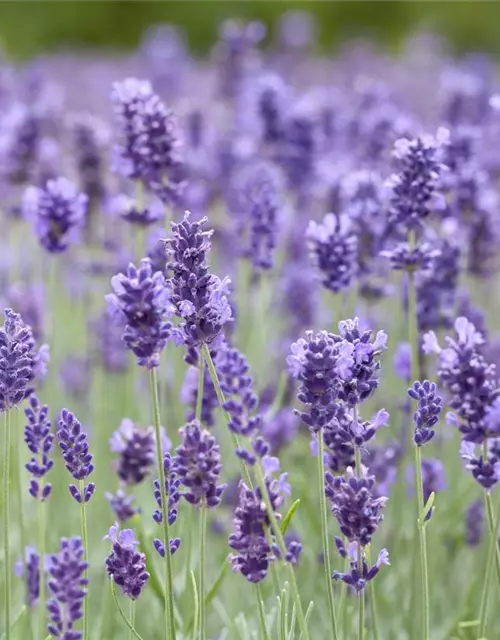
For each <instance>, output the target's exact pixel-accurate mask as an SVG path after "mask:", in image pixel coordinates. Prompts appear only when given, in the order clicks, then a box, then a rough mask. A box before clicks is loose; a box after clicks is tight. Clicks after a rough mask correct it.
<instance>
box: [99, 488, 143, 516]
mask: <svg viewBox="0 0 500 640" xmlns="http://www.w3.org/2000/svg"><path fill="white" fill-rule="evenodd" d="M105 496H106V500H107V501H108V502H109V506H110V507H111V509H112V510H113V513H114V514H115V516H116V518H117V520H118V522H125V521H127V520H129V519H130V518H133V517H134V516H135V515H136V514H138V513H140V512H141V510H140V509H139V508H138V507H134V506H133V503H134V497H133V496H128V495H127V494H126V493H125V492H124V491H123V490H122V489H118V491H117V492H116V493H115V494H112V493H109V492H107V493H106V494H105Z"/></svg>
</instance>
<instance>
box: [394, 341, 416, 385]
mask: <svg viewBox="0 0 500 640" xmlns="http://www.w3.org/2000/svg"><path fill="white" fill-rule="evenodd" d="M411 359H412V353H411V345H410V343H409V342H400V343H399V344H398V345H397V347H396V350H395V352H394V356H393V360H392V363H393V367H394V373H395V374H396V375H397V376H398V378H401V380H405V381H407V382H408V383H409V382H410V378H411V366H412V364H411Z"/></svg>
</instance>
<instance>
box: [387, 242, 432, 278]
mask: <svg viewBox="0 0 500 640" xmlns="http://www.w3.org/2000/svg"><path fill="white" fill-rule="evenodd" d="M380 255H381V256H382V257H384V258H388V259H389V261H390V263H391V268H392V269H394V270H395V271H429V270H430V269H431V268H432V267H433V265H434V262H435V260H436V259H437V258H439V256H440V251H439V249H436V248H435V247H433V246H432V245H431V244H429V243H428V242H421V243H419V244H417V245H416V246H415V247H410V245H409V244H408V243H407V242H401V243H399V244H398V245H396V246H395V247H394V248H393V249H390V250H387V251H381V252H380Z"/></svg>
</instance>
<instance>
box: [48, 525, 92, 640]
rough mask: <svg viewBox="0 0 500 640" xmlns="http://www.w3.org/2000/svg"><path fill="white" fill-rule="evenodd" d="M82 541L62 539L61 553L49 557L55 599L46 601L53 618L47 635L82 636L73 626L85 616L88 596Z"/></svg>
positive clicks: (72, 639)
mask: <svg viewBox="0 0 500 640" xmlns="http://www.w3.org/2000/svg"><path fill="white" fill-rule="evenodd" d="M83 557H84V548H83V546H82V541H81V538H70V539H69V540H68V539H66V538H63V539H62V540H61V544H60V551H59V553H57V554H55V555H53V556H51V557H50V563H49V567H48V571H49V576H50V578H49V581H48V587H49V591H50V593H51V594H52V596H53V597H52V598H51V599H50V600H49V601H48V602H47V611H48V612H49V616H50V620H51V622H50V624H49V625H48V627H47V630H48V632H49V633H50V634H51V635H53V636H54V637H55V638H62V640H80V638H81V637H82V633H81V632H80V631H75V629H74V624H75V622H77V621H78V620H80V619H81V618H82V617H83V613H82V607H83V600H84V598H85V596H86V595H87V589H86V587H87V585H88V579H87V578H86V577H85V572H86V570H87V568H88V564H87V562H85V561H84V560H83Z"/></svg>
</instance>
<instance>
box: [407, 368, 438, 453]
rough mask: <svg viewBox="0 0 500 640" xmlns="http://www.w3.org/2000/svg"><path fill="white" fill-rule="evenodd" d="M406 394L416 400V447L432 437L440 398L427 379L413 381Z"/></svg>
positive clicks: (414, 416) (414, 415)
mask: <svg viewBox="0 0 500 640" xmlns="http://www.w3.org/2000/svg"><path fill="white" fill-rule="evenodd" d="M408 395H409V396H410V398H413V400H416V401H417V410H416V411H415V413H414V414H413V421H414V423H415V433H414V434H413V442H414V443H415V444H416V445H417V447H421V446H422V445H424V444H427V443H428V442H430V441H431V440H432V438H433V437H434V434H435V431H434V429H433V427H434V426H436V424H437V422H438V420H439V416H440V414H441V411H442V409H443V406H442V402H443V400H442V398H441V397H440V396H438V395H436V385H435V384H434V383H433V382H429V380H424V382H418V381H417V382H414V383H413V386H412V387H411V389H408Z"/></svg>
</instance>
